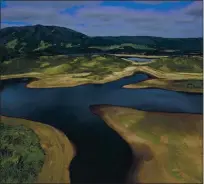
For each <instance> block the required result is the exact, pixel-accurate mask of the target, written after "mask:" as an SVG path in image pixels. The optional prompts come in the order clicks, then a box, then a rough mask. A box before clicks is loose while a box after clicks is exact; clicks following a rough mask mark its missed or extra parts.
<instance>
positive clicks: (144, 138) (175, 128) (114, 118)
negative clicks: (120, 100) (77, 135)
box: [91, 105, 203, 183]
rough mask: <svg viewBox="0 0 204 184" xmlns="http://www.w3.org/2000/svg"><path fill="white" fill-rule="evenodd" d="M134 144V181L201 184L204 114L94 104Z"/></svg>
mask: <svg viewBox="0 0 204 184" xmlns="http://www.w3.org/2000/svg"><path fill="white" fill-rule="evenodd" d="M91 109H92V111H93V112H94V113H95V114H97V115H99V116H100V117H101V118H103V119H104V120H105V122H106V123H107V124H108V125H109V126H110V127H111V128H113V129H114V130H115V131H117V132H118V133H119V134H120V135H121V136H122V137H123V138H124V139H125V140H126V141H127V142H128V143H129V144H130V146H131V148H132V150H133V153H134V156H135V163H133V166H132V170H131V171H130V175H129V178H128V181H129V182H130V183H138V182H139V183H201V182H202V179H203V178H202V175H203V174H202V145H203V116H202V115H196V114H185V113H161V112H145V111H138V110H134V109H130V108H123V107H114V106H108V105H107V106H105V105H101V106H100V105H99V106H92V107H91Z"/></svg>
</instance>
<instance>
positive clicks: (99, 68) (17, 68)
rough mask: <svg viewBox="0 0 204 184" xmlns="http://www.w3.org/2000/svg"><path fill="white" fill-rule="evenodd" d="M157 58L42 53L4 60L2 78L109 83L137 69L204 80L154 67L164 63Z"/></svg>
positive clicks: (38, 84)
mask: <svg viewBox="0 0 204 184" xmlns="http://www.w3.org/2000/svg"><path fill="white" fill-rule="evenodd" d="M161 60H162V62H163V60H164V61H168V62H171V61H170V60H169V58H166V59H161ZM176 61H177V60H176ZM189 61H191V60H190V59H188V60H187V62H185V60H183V63H182V65H183V66H184V68H185V65H188V64H189ZM198 61H199V62H200V58H198ZM157 62H160V59H159V60H153V61H152V63H149V64H144V63H143V64H140V63H136V62H132V61H129V60H127V59H120V58H117V57H115V56H81V57H71V56H69V57H68V56H63V55H61V56H60V55H59V56H41V57H40V58H38V59H31V58H29V59H25V58H16V59H13V60H10V61H5V62H4V63H2V64H1V69H2V73H3V75H2V76H1V79H8V78H18V77H36V78H38V79H40V80H38V81H35V82H31V83H30V84H29V85H28V87H34V88H38V87H39V88H46V87H68V86H76V85H80V84H87V83H105V82H109V81H113V80H117V79H119V78H121V77H125V76H129V75H132V74H134V73H135V72H144V73H147V74H149V75H151V76H153V77H156V78H158V79H168V80H183V79H196V80H202V73H192V72H191V73H189V72H188V73H183V72H182V70H181V72H182V73H180V72H173V70H171V69H168V71H162V70H160V69H155V68H156V67H154V68H153V66H154V65H155V66H160V64H157ZM173 62H174V60H173ZM199 62H197V63H199ZM177 65H178V64H177V63H174V64H173V66H174V68H175V67H176V66H177ZM164 66H165V65H164ZM171 66H172V64H171ZM195 66H196V67H195V70H194V71H198V70H199V71H200V70H202V69H201V68H200V66H201V65H197V64H195ZM184 71H186V70H184ZM189 71H190V70H189Z"/></svg>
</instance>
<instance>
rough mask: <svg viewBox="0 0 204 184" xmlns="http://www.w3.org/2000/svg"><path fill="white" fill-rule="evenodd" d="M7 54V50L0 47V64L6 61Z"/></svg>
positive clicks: (2, 46)
mask: <svg viewBox="0 0 204 184" xmlns="http://www.w3.org/2000/svg"><path fill="white" fill-rule="evenodd" d="M8 57H9V52H8V49H7V48H6V47H5V46H4V45H0V63H2V62H3V61H5V60H6V59H8Z"/></svg>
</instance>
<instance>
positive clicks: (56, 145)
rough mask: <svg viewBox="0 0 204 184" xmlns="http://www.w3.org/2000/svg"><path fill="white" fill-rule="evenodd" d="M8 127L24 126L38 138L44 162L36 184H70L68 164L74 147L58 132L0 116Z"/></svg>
mask: <svg viewBox="0 0 204 184" xmlns="http://www.w3.org/2000/svg"><path fill="white" fill-rule="evenodd" d="M0 118H1V122H0V123H5V124H8V125H14V126H15V125H24V126H26V127H28V128H30V129H32V130H33V131H34V132H35V133H36V134H37V135H38V136H39V138H40V144H41V146H42V148H43V150H44V151H45V161H44V165H43V167H42V170H41V172H40V173H39V175H38V178H37V182H36V183H70V178H69V164H70V162H71V160H72V159H73V157H74V155H75V150H74V146H73V145H72V143H71V142H70V141H69V140H68V138H67V137H66V136H65V135H64V134H63V133H62V132H61V131H59V130H57V129H55V128H54V127H51V126H49V125H45V124H42V123H38V122H33V121H30V120H25V119H20V118H11V117H5V116H0Z"/></svg>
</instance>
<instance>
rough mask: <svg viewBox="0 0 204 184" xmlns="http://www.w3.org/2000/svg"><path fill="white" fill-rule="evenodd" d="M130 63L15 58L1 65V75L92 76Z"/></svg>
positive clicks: (101, 58) (102, 58) (107, 58)
mask: <svg viewBox="0 0 204 184" xmlns="http://www.w3.org/2000/svg"><path fill="white" fill-rule="evenodd" d="M131 64H132V63H131V62H128V61H124V60H122V59H120V58H117V57H114V56H81V57H72V56H63V55H59V56H40V57H39V58H15V59H12V60H9V61H5V62H4V63H1V70H2V71H1V72H2V74H3V75H8V74H22V73H29V72H36V73H41V74H45V75H59V74H70V73H84V72H90V73H91V74H92V75H99V76H101V77H103V76H104V75H107V74H111V73H112V72H117V71H121V70H122V69H124V68H126V67H127V66H130V65H131Z"/></svg>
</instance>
